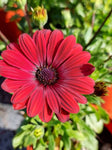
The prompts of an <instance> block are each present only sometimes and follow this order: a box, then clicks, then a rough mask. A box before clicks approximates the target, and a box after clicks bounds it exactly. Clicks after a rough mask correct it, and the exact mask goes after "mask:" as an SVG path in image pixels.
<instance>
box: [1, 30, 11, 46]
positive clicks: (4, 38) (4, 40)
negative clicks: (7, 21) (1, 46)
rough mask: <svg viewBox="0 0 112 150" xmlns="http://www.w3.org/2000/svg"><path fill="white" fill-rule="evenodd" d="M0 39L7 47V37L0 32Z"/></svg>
mask: <svg viewBox="0 0 112 150" xmlns="http://www.w3.org/2000/svg"><path fill="white" fill-rule="evenodd" d="M0 37H1V39H2V40H3V42H4V43H5V45H8V43H9V40H8V39H7V37H6V36H5V35H4V34H3V33H2V31H0Z"/></svg>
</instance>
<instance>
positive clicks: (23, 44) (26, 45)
mask: <svg viewBox="0 0 112 150" xmlns="http://www.w3.org/2000/svg"><path fill="white" fill-rule="evenodd" d="M19 44H20V48H21V50H22V52H23V54H24V55H25V56H26V57H27V58H28V59H29V60H30V61H31V62H32V63H34V64H36V65H37V66H38V65H39V61H38V53H37V50H36V46H35V43H34V41H33V39H32V38H31V37H30V36H29V35H28V34H26V33H24V34H22V35H21V36H20V37H19Z"/></svg>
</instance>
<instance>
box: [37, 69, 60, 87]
mask: <svg viewBox="0 0 112 150" xmlns="http://www.w3.org/2000/svg"><path fill="white" fill-rule="evenodd" d="M36 78H37V79H38V80H39V82H40V83H42V84H44V85H50V84H54V83H55V82H56V80H57V73H56V70H55V69H53V68H38V70H37V71H36Z"/></svg>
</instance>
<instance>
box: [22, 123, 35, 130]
mask: <svg viewBox="0 0 112 150" xmlns="http://www.w3.org/2000/svg"><path fill="white" fill-rule="evenodd" d="M32 128H34V125H32V124H27V125H23V126H21V129H22V130H29V129H32Z"/></svg>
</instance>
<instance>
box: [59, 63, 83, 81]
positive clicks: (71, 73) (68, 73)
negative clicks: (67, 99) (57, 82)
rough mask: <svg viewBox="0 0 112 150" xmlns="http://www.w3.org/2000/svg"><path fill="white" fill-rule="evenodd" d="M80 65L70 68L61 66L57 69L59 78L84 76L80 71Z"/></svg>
mask: <svg viewBox="0 0 112 150" xmlns="http://www.w3.org/2000/svg"><path fill="white" fill-rule="evenodd" d="M81 67H82V65H81V66H77V67H75V66H74V67H73V68H71V70H68V69H67V70H65V69H64V68H63V67H60V68H59V69H57V72H58V77H59V79H62V80H66V79H71V78H73V77H74V78H77V77H84V76H85V75H84V74H83V73H82V71H81Z"/></svg>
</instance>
